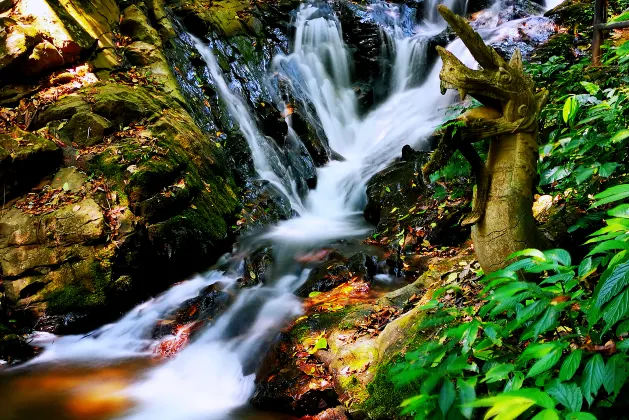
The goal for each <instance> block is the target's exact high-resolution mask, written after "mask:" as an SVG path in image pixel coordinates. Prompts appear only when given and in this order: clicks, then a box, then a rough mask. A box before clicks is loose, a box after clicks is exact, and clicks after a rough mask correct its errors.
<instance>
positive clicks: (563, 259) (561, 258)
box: [544, 249, 572, 266]
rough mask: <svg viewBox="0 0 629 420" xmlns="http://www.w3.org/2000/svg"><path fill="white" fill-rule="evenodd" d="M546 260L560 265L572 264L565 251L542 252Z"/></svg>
mask: <svg viewBox="0 0 629 420" xmlns="http://www.w3.org/2000/svg"><path fill="white" fill-rule="evenodd" d="M544 255H545V256H546V259H548V260H552V261H556V262H558V263H559V264H561V265H565V266H569V265H570V264H571V263H572V259H571V258H570V253H569V252H568V251H566V250H565V249H551V250H548V251H544Z"/></svg>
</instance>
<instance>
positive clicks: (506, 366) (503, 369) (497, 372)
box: [481, 363, 515, 384]
mask: <svg viewBox="0 0 629 420" xmlns="http://www.w3.org/2000/svg"><path fill="white" fill-rule="evenodd" d="M514 368H515V366H513V365H512V364H511V363H500V364H497V365H496V366H494V367H492V368H491V369H489V371H487V373H486V374H485V378H484V379H483V380H482V381H481V382H487V383H488V384H491V383H494V382H500V381H503V380H505V379H507V378H508V377H509V374H510V373H511V372H513V369H514Z"/></svg>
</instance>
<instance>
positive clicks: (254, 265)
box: [238, 247, 273, 287]
mask: <svg viewBox="0 0 629 420" xmlns="http://www.w3.org/2000/svg"><path fill="white" fill-rule="evenodd" d="M272 263H273V249H272V248H270V247H264V248H262V249H259V250H257V251H255V252H253V253H251V254H249V255H248V256H247V257H245V261H244V264H245V266H244V274H243V278H242V279H239V280H238V286H239V287H250V286H255V285H256V284H259V283H262V284H266V281H267V278H269V277H270V275H271V273H270V272H269V268H270V267H271V265H272Z"/></svg>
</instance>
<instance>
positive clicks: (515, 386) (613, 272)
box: [390, 184, 629, 419]
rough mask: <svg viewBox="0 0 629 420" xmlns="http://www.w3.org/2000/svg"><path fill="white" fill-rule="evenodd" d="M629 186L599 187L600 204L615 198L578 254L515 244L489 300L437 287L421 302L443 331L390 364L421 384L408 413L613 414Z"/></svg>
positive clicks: (623, 326) (626, 280)
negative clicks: (457, 296) (470, 301)
mask: <svg viewBox="0 0 629 420" xmlns="http://www.w3.org/2000/svg"><path fill="white" fill-rule="evenodd" d="M626 191H629V185H624V184H621V185H618V186H615V187H611V188H609V189H606V190H605V191H602V192H601V193H599V194H597V195H596V196H594V200H593V203H592V207H593V208H594V207H599V206H605V205H607V206H609V207H610V208H609V209H608V210H607V212H606V213H607V216H608V217H607V218H606V220H605V226H603V227H602V228H600V229H598V230H596V231H595V232H593V233H591V234H590V235H589V237H588V240H587V242H586V244H585V245H586V246H588V247H590V248H591V250H590V252H589V253H588V254H587V255H586V256H585V257H584V258H583V259H582V260H581V261H578V263H573V259H572V258H571V255H570V253H569V252H567V251H566V250H563V249H553V250H549V251H539V250H535V249H526V250H523V251H519V252H516V253H514V254H512V255H511V256H510V258H511V259H512V261H513V262H512V263H511V264H510V265H509V266H507V267H506V268H504V269H502V270H499V271H497V272H494V273H492V274H489V275H487V276H485V277H484V278H483V279H482V284H483V285H484V286H485V287H484V289H483V294H482V302H481V304H480V305H469V306H463V307H456V306H453V305H452V304H451V303H449V302H448V301H446V300H440V298H441V297H442V296H443V295H444V292H445V288H444V289H437V290H436V291H435V292H434V293H433V299H432V300H431V301H430V302H428V303H427V304H425V305H424V306H422V307H421V308H420V309H421V310H424V311H426V312H427V316H426V317H425V320H424V321H423V324H422V325H421V326H420V328H430V329H434V330H436V331H438V333H437V334H436V338H435V339H433V340H430V341H427V342H425V343H424V344H422V345H421V346H419V348H417V349H416V350H415V351H413V352H410V353H407V355H406V363H402V364H398V365H396V366H394V367H393V368H392V369H391V372H390V375H391V378H392V380H393V382H394V383H395V384H396V385H397V386H404V387H408V386H411V385H413V384H416V385H415V386H417V387H419V389H420V393H419V395H416V396H414V397H412V398H409V399H407V400H405V401H404V402H403V403H402V413H403V414H407V415H412V416H414V417H415V418H443V419H451V418H453V419H455V418H472V417H474V412H475V410H478V409H483V410H486V412H485V415H484V416H485V417H484V418H486V419H489V418H493V417H495V418H497V419H515V418H518V417H519V416H523V417H525V418H535V419H561V418H563V419H593V418H596V417H595V416H594V414H593V413H595V414H598V415H600V416H601V418H605V417H604V416H605V414H604V413H605V410H606V409H609V407H610V406H611V405H613V403H614V401H615V400H616V398H617V397H618V395H619V394H620V392H621V390H622V389H623V387H624V386H625V384H626V382H627V380H628V379H629V357H628V356H627V351H629V340H623V338H624V337H625V336H626V335H627V332H628V331H629V254H628V250H629V205H628V204H618V201H620V200H624V199H626V198H629V194H625V192H626ZM591 285H594V287H591ZM448 287H450V286H448ZM581 410H585V411H581Z"/></svg>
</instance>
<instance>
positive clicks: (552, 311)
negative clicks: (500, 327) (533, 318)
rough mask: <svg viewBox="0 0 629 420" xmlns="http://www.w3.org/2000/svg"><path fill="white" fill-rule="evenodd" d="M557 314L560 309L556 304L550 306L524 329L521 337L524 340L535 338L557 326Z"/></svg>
mask: <svg viewBox="0 0 629 420" xmlns="http://www.w3.org/2000/svg"><path fill="white" fill-rule="evenodd" d="M559 314H560V310H559V309H558V306H550V307H549V308H548V309H546V311H545V312H544V313H543V314H542V316H541V317H540V318H539V320H538V321H537V322H535V323H534V324H533V325H531V326H530V327H528V328H527V329H526V331H525V332H524V334H522V338H521V339H523V340H526V339H528V338H532V339H533V340H537V337H538V336H539V335H540V334H542V333H545V332H546V331H548V330H550V329H552V328H555V327H556V326H557V324H558V323H559Z"/></svg>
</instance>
